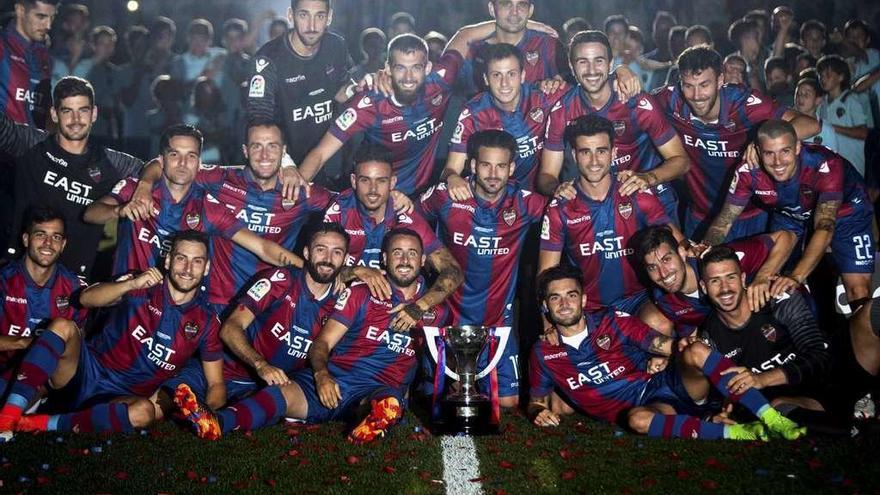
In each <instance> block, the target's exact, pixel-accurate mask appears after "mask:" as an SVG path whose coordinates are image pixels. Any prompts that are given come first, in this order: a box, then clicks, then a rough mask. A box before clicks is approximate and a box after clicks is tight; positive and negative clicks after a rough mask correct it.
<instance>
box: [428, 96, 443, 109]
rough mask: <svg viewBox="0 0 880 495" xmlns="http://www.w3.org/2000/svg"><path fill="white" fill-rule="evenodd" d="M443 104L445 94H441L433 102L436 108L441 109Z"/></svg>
mask: <svg viewBox="0 0 880 495" xmlns="http://www.w3.org/2000/svg"><path fill="white" fill-rule="evenodd" d="M441 103H443V93H440V94H439V95H437V96H435V97H434V99H433V100H431V105H434V106H435V107H439V106H440V104H441Z"/></svg>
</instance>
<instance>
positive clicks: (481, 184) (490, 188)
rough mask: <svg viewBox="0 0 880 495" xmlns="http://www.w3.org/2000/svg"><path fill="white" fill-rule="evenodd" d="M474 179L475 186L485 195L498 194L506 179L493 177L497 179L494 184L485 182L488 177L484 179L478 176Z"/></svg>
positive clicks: (493, 195)
mask: <svg viewBox="0 0 880 495" xmlns="http://www.w3.org/2000/svg"><path fill="white" fill-rule="evenodd" d="M474 180H475V181H476V186H477V188H479V189H481V190H482V191H483V193H484V194H485V195H486V196H490V197H495V196H497V195H498V194H501V191H503V190H504V186H505V185H507V182H506V181H503V180H500V179H493V180H497V181H498V182H497V183H496V184H492V183H490V182H487V180H488V179H486V180H484V179H481V178H479V177H477V178H476V179H474Z"/></svg>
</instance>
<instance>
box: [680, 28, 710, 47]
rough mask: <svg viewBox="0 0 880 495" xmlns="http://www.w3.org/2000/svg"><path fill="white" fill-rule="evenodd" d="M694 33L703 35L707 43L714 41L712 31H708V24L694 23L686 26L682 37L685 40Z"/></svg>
mask: <svg viewBox="0 0 880 495" xmlns="http://www.w3.org/2000/svg"><path fill="white" fill-rule="evenodd" d="M695 34H700V35H703V37H705V38H706V39H707V40H709V43H713V42H714V40H713V39H712V31H710V30H709V26H706V25H705V24H694V25H693V26H691V27H689V28H687V31H685V32H684V39H685V40H687V39H689V38H690V37H691V36H693V35H695Z"/></svg>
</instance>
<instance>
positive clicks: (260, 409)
mask: <svg viewBox="0 0 880 495" xmlns="http://www.w3.org/2000/svg"><path fill="white" fill-rule="evenodd" d="M382 259H383V263H384V265H385V269H386V271H387V277H388V280H389V282H390V284H391V289H392V296H391V298H390V300H387V301H380V300H378V299H376V298H374V297H371V296H370V290H369V287H368V286H367V285H366V284H355V285H353V286H352V287H351V288H349V289H346V290H345V291H344V292H343V293H342V294H341V295H340V296H339V298H338V299H337V303H336V306H335V307H334V311H333V313H332V314H331V315H330V318H329V319H328V320H327V323H326V324H325V325H324V327H323V329H321V331H320V333H319V334H318V336H317V337H316V338H315V341H314V344H312V348H311V350H310V351H309V361H310V363H311V366H312V369H305V370H302V371H300V372H298V373H295V374H294V375H293V376H292V377H291V383H289V384H287V385H282V386H271V387H266V388H264V389H262V390H260V391H259V392H257V393H256V394H254V395H252V396H251V397H249V398H248V399H245V400H243V401H241V402H238V403H236V404H233V405H231V406H230V407H227V408H224V409H221V410H220V411H217V413H216V414H215V413H212V412H210V411H208V410H207V409H206V408H204V407H202V406H201V405H199V404H197V402H196V400H195V397H194V396H191V395H190V396H187V395H185V394H181V395H178V396H177V397H176V402H177V404H178V406H179V407H180V408H181V409H182V410H183V412H184V413H186V414H188V415H189V419H190V420H191V421H192V422H193V424H194V426H195V428H196V433H197V434H198V435H199V436H200V437H202V438H207V439H216V438H217V437H219V436H220V435H222V434H225V433H229V432H231V431H234V430H237V429H242V430H253V429H256V428H260V427H263V426H267V425H272V424H275V423H276V422H278V421H279V420H280V419H281V417H282V416H285V415H286V416H288V417H291V418H297V419H304V420H306V421H308V422H310V423H323V422H327V421H334V420H341V421H350V422H351V423H354V422H356V421H358V420H360V422H359V424H357V426H355V427H354V428H353V429H352V431H351V432H350V434H349V437H348V438H349V440H350V441H352V442H354V443H364V442H369V441H371V440H373V439H375V438H376V437H379V436H383V435H384V434H385V432H386V431H387V430H388V428H390V427H391V426H392V425H393V424H394V423H396V422H397V421H398V420H399V419H400V417H401V416H402V415H403V408H404V402H405V399H404V395H405V393H406V390H407V389H408V388H409V385H410V384H411V383H412V380H413V377H414V376H415V372H416V366H417V362H418V356H417V352H418V351H419V350H420V349H421V348H422V347H423V345H422V344H423V340H424V335H423V334H422V333H421V331H420V330H421V327H422V325H434V326H437V325H442V324H443V323H444V321H445V318H446V310H445V308H443V307H439V306H438V307H434V308H430V309H428V310H427V311H425V310H423V309H421V307H420V306H419V305H417V304H415V301H416V300H418V299H419V297H421V296H422V294H423V293H424V292H425V291H426V290H427V286H426V284H425V281H424V279H423V278H422V277H421V275H420V270H421V268H422V266H423V265H424V263H425V255H424V251H423V247H422V240H421V238H420V237H419V236H418V234H416V233H415V232H413V231H411V230H408V229H402V228H397V229H393V230H391V231H389V232H388V234H386V235H385V238H384V242H383V246H382ZM397 313H402V314H403V315H404V317H403V318H399V319H397V320H395V322H396V323H395V324H394V326H392V319H393V318H394V317H395V315H396V314H397ZM361 406H367V407H369V413H367V415H366V417H363V416H362V415H360V412H361ZM352 420H353V421H352Z"/></svg>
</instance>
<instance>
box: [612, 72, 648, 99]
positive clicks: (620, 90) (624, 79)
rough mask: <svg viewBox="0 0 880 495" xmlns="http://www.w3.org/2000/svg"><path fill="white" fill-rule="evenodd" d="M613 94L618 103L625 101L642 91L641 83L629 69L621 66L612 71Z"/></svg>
mask: <svg viewBox="0 0 880 495" xmlns="http://www.w3.org/2000/svg"><path fill="white" fill-rule="evenodd" d="M614 75H615V79H614V92H615V93H617V98H618V99H619V100H620V101H627V100H629V99H630V98H632V97H634V96H636V95H637V94H639V93H640V92H641V91H642V82H641V81H640V80H639V76H637V75H636V74H635V72H633V71H632V70H630V68H629V67H627V66H625V65H621V66H619V67H617V68H616V69H614Z"/></svg>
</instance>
